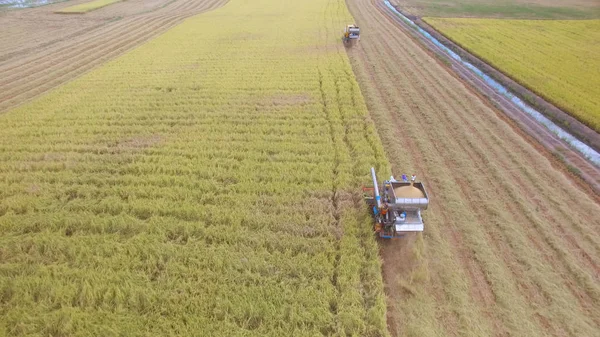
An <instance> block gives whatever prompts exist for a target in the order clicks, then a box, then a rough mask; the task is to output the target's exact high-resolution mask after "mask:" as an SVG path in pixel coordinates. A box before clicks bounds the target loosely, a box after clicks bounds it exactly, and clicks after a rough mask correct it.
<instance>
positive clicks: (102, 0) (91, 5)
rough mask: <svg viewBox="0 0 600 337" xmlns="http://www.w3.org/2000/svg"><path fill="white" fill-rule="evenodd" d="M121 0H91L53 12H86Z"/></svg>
mask: <svg viewBox="0 0 600 337" xmlns="http://www.w3.org/2000/svg"><path fill="white" fill-rule="evenodd" d="M121 1H123V0H96V1H91V2H86V3H82V4H79V5H75V6H69V7H67V8H63V9H60V10H58V11H55V12H54V13H58V14H84V13H87V12H91V11H94V10H96V9H100V8H102V7H106V6H108V5H112V4H114V3H116V2H121Z"/></svg>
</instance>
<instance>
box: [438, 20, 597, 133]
mask: <svg viewBox="0 0 600 337" xmlns="http://www.w3.org/2000/svg"><path fill="white" fill-rule="evenodd" d="M426 21H427V22H428V23H430V24H431V25H432V26H433V27H435V28H436V29H438V30H440V31H441V32H442V33H443V34H445V35H446V36H448V37H449V38H451V39H452V40H454V41H456V42H457V43H458V44H460V45H461V46H463V47H465V48H466V49H468V50H469V51H471V52H473V53H474V54H475V55H477V56H479V57H481V58H482V59H484V60H485V61H486V62H489V63H491V64H492V65H493V66H494V67H496V68H498V69H499V70H501V71H502V72H504V73H505V74H507V75H508V76H510V77H512V78H513V79H515V80H517V81H518V82H520V83H521V84H523V85H524V86H526V87H528V88H529V89H531V90H533V91H534V92H536V93H537V94H539V95H541V96H542V97H544V98H545V99H547V100H548V101H550V102H552V103H553V104H555V105H557V106H558V107H560V108H561V109H564V110H565V111H567V112H569V113H571V114H572V115H573V116H574V117H576V118H578V119H579V120H580V121H582V122H583V123H585V124H587V125H588V126H590V127H591V128H593V129H594V130H596V131H598V132H600V57H598V55H600V20H577V21H569V20H562V21H558V20H557V21H549V20H495V19H459V18H426Z"/></svg>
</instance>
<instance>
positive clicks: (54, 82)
mask: <svg viewBox="0 0 600 337" xmlns="http://www.w3.org/2000/svg"><path fill="white" fill-rule="evenodd" d="M80 2H85V1H83V0H77V1H68V2H63V3H58V4H53V5H48V6H43V7H38V8H32V9H25V10H15V11H8V12H0V27H3V34H2V36H0V113H1V112H3V111H6V110H7V109H9V108H11V107H13V106H16V105H18V104H20V103H22V102H24V101H26V100H28V99H31V98H32V97H35V96H37V95H39V94H41V93H44V92H46V91H48V90H50V89H52V88H54V87H56V86H58V85H60V84H62V83H64V82H66V81H68V80H70V79H72V78H74V77H76V76H78V75H81V74H82V73H84V72H86V71H88V70H90V69H92V68H93V67H95V66H97V65H100V64H102V63H104V62H106V61H108V60H110V59H113V58H115V57H117V56H119V55H121V54H123V53H124V52H126V51H128V50H130V49H131V48H133V47H135V46H138V45H139V44H141V43H143V42H146V41H148V40H150V39H151V38H152V37H154V36H157V35H158V34H160V33H162V32H164V31H166V30H167V29H169V28H171V27H173V26H175V25H176V24H178V23H179V22H181V21H183V20H184V19H185V18H187V17H190V16H193V15H196V14H199V13H202V12H206V11H210V10H213V9H215V8H218V7H221V6H223V5H224V4H225V3H226V2H227V0H202V1H197V0H150V1H145V0H129V1H125V2H120V3H116V4H113V5H110V6H107V7H105V8H101V9H99V10H96V11H93V12H90V13H87V14H83V15H77V14H55V13H54V11H56V10H58V9H61V8H63V7H68V6H72V5H74V4H77V3H80Z"/></svg>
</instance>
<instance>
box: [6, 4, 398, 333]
mask: <svg viewBox="0 0 600 337" xmlns="http://www.w3.org/2000/svg"><path fill="white" fill-rule="evenodd" d="M346 22H352V19H351V17H350V15H349V13H348V12H347V9H346V7H345V3H344V1H342V0H330V1H320V0H307V1H293V0H286V1H281V0H253V1H245V0H232V1H231V2H230V3H228V4H227V5H226V6H225V7H223V8H221V9H218V10H216V11H214V12H210V13H207V14H203V15H200V16H197V17H194V18H191V19H188V20H187V21H185V22H184V23H182V24H181V25H179V26H177V27H175V28H173V29H172V30H170V31H168V32H167V33H165V34H164V35H161V36H160V37H158V38H156V39H154V40H152V41H150V42H149V43H147V44H144V45H143V46H141V47H139V48H137V49H135V50H133V51H131V52H129V53H128V54H126V55H124V56H122V57H120V58H118V59H116V60H114V61H111V62H110V63H107V64H105V65H104V66H102V67H100V68H97V69H96V70H94V71H92V72H90V73H88V74H86V75H84V76H82V77H80V78H78V79H77V80H74V81H72V82H69V83H68V84H66V85H64V86H61V87H59V88H58V89H56V90H54V91H52V92H51V93H49V94H46V95H45V96H42V97H40V98H38V99H36V100H34V101H32V102H30V103H27V104H25V105H22V106H20V107H18V108H14V109H12V110H9V111H8V112H6V113H5V114H3V115H1V116H0V129H2V132H1V133H0V275H1V276H0V303H1V305H0V335H2V334H6V335H10V336H24V335H44V336H119V335H127V336H172V335H179V336H195V335H203V336H242V335H243V336H316V335H331V336H350V335H352V336H385V335H387V332H386V322H385V314H386V307H385V303H384V298H383V291H382V289H383V286H382V279H381V274H380V262H379V257H378V250H377V245H376V243H375V241H374V239H373V235H372V233H371V228H370V219H369V217H368V214H367V213H366V210H365V209H364V207H363V202H362V200H361V198H360V195H359V194H358V193H357V192H358V191H359V188H358V187H359V186H360V185H361V184H362V183H365V182H368V174H369V173H368V170H369V167H370V166H371V165H375V166H376V168H378V169H379V172H381V173H382V174H383V173H389V167H388V166H387V162H386V160H385V156H384V154H383V149H382V147H381V144H380V141H379V139H378V138H377V136H376V133H375V131H374V129H373V126H372V123H371V121H370V119H369V118H368V116H367V111H366V107H365V104H364V102H363V98H362V96H361V94H360V90H359V88H358V86H357V83H356V82H355V79H354V76H353V73H352V69H351V67H350V65H349V62H348V59H347V56H346V54H345V52H344V49H343V47H342V46H341V43H340V41H339V37H340V36H339V35H340V30H341V28H340V27H343V26H344V24H345V23H346Z"/></svg>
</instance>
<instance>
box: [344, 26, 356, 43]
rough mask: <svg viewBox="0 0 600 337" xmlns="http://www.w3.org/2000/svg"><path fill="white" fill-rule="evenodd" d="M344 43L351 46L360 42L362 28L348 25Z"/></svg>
mask: <svg viewBox="0 0 600 337" xmlns="http://www.w3.org/2000/svg"><path fill="white" fill-rule="evenodd" d="M342 39H343V40H344V43H347V44H351V43H353V42H354V41H359V40H360V28H359V27H358V26H356V25H347V26H346V29H345V30H344V37H343V38H342Z"/></svg>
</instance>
